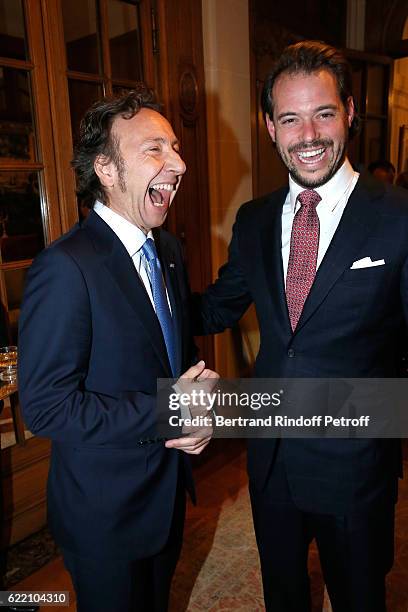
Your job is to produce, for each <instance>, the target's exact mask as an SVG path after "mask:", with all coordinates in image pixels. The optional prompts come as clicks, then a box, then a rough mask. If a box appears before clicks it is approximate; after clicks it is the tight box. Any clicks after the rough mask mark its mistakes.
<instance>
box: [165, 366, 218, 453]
mask: <svg viewBox="0 0 408 612" xmlns="http://www.w3.org/2000/svg"><path fill="white" fill-rule="evenodd" d="M218 379H219V375H218V374H217V372H214V371H213V370H209V369H208V368H206V367H205V362H204V361H199V362H198V363H197V364H196V365H194V366H192V367H191V368H189V369H188V370H187V371H186V372H184V374H182V376H180V378H179V379H178V381H177V383H176V385H175V388H176V389H177V391H178V392H179V393H188V394H190V393H191V392H192V391H193V390H195V391H198V392H199V391H204V392H205V393H211V391H212V390H213V389H214V387H215V385H216V384H217V381H218ZM189 411H190V416H191V418H194V417H197V416H203V417H204V416H208V417H210V413H209V412H208V410H207V408H206V407H205V406H192V405H191V406H190V407H189ZM184 431H186V432H188V435H187V436H185V437H183V438H178V439H175V440H167V442H166V447H167V448H176V449H178V450H182V451H184V452H185V453H188V454H191V455H199V454H200V453H201V452H202V451H203V450H204V448H205V447H206V446H207V444H208V443H209V441H210V440H211V436H212V433H213V430H212V427H211V426H208V427H197V428H192V427H186V428H184V427H183V433H184Z"/></svg>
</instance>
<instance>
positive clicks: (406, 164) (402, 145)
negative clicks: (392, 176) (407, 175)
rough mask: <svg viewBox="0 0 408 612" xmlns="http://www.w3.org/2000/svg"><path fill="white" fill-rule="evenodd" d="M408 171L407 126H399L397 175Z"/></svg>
mask: <svg viewBox="0 0 408 612" xmlns="http://www.w3.org/2000/svg"><path fill="white" fill-rule="evenodd" d="M406 171H408V125H401V127H400V133H399V149H398V174H400V172H406Z"/></svg>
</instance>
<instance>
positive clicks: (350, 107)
mask: <svg viewBox="0 0 408 612" xmlns="http://www.w3.org/2000/svg"><path fill="white" fill-rule="evenodd" d="M346 112H347V122H348V126H349V127H351V124H352V123H353V119H354V115H355V109H354V99H353V96H349V97H348V98H347V103H346Z"/></svg>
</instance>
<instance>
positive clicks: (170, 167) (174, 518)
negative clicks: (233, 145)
mask: <svg viewBox="0 0 408 612" xmlns="http://www.w3.org/2000/svg"><path fill="white" fill-rule="evenodd" d="M73 165H74V168H75V170H76V173H77V179H78V188H79V193H80V195H81V196H87V197H88V198H89V197H90V196H91V197H92V198H93V202H94V205H93V209H92V210H91V211H90V213H89V215H88V217H87V219H86V220H85V221H84V222H83V223H82V224H81V225H77V226H75V227H74V228H73V229H72V230H71V231H70V232H69V233H68V234H66V235H64V236H63V237H62V238H60V239H59V240H57V241H56V242H54V243H53V244H52V245H50V246H49V247H48V248H47V249H45V250H44V251H43V252H42V253H41V254H40V255H39V256H38V257H37V259H36V260H35V262H34V263H33V265H32V266H31V268H30V271H29V274H28V281H27V286H26V291H25V297H24V304H23V307H22V311H21V318H20V339H19V368H20V369H19V387H20V397H21V404H22V408H23V412H24V416H25V420H26V423H27V425H28V426H29V428H30V429H31V431H32V432H33V433H35V434H37V435H40V436H46V437H49V438H51V440H52V452H51V464H50V473H49V480H48V509H49V522H50V526H51V529H52V532H53V534H54V536H55V538H56V541H57V542H58V544H59V546H60V547H61V549H62V551H63V556H64V561H65V564H66V567H67V568H68V570H69V572H70V573H71V576H72V580H73V584H74V587H75V590H76V596H77V605H78V608H77V609H78V611H80V612H93V611H95V612H96V611H98V612H121V611H124V612H136V611H138V612H139V611H145V612H152V611H155V612H164V611H165V610H167V602H168V595H169V589H170V582H171V578H172V575H173V572H174V569H175V566H176V563H177V559H178V556H179V552H180V548H181V539H182V531H183V523H184V511H185V489H186V488H187V489H189V490H190V492H191V493H193V483H192V478H191V470H190V466H189V463H188V461H187V457H186V455H185V453H193V454H197V453H200V452H201V451H202V449H203V448H204V447H205V446H206V445H207V443H208V441H209V437H208V436H207V437H204V436H203V437H194V436H190V437H183V438H180V439H178V440H168V441H165V440H163V439H161V438H159V437H157V433H156V381H157V379H158V378H168V377H176V378H178V377H179V376H180V375H181V373H182V372H184V375H183V376H182V378H183V379H196V378H197V377H199V378H200V380H202V379H207V383H208V384H209V386H210V387H211V385H212V383H211V381H210V380H209V379H210V378H215V377H216V375H215V373H214V372H212V371H210V370H208V369H205V364H204V362H202V361H201V362H199V363H197V364H196V365H193V366H192V363H194V361H193V360H194V345H193V342H192V336H191V327H190V322H189V317H188V299H189V289H188V285H187V281H186V275H185V269H184V266H183V261H182V255H181V248H180V245H179V243H178V241H177V240H176V239H175V238H174V237H173V236H171V235H170V234H168V233H167V232H166V231H164V230H161V229H160V226H161V225H162V224H163V222H164V221H165V219H166V216H167V213H168V210H169V208H170V205H171V203H172V200H173V198H174V196H175V194H176V191H177V189H178V187H179V185H180V181H181V178H182V176H183V174H184V172H185V169H186V167H185V164H184V162H183V160H182V159H181V157H180V153H179V143H178V141H177V139H176V137H175V135H174V132H173V130H172V128H171V126H170V124H169V123H168V121H167V120H166V119H165V118H164V117H163V116H162V115H161V114H160V113H159V112H158V106H157V104H156V103H155V101H154V98H153V95H152V92H151V91H149V90H148V89H147V88H145V87H144V86H140V87H139V89H138V90H135V91H132V92H130V93H128V94H126V95H125V96H122V97H116V98H111V99H104V100H102V101H100V102H98V103H96V104H95V105H94V106H93V107H92V108H91V109H90V110H89V111H88V112H87V114H86V115H85V117H84V120H83V122H82V124H81V138H80V142H79V145H78V147H77V150H76V155H75V159H74V162H73ZM148 245H149V246H148ZM190 366H191V367H190ZM188 368H189V369H188ZM179 384H181V385H182V387H183V388H186V389H188V388H189V384H192V383H191V382H188V381H187V380H181V379H179ZM181 451H182V452H181Z"/></svg>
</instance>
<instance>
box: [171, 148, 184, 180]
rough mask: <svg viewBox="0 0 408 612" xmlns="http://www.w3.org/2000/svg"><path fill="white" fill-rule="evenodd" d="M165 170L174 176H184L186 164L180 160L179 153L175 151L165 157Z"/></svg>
mask: <svg viewBox="0 0 408 612" xmlns="http://www.w3.org/2000/svg"><path fill="white" fill-rule="evenodd" d="M167 169H168V170H170V171H171V172H174V174H178V175H179V174H184V173H185V171H186V164H185V163H184V161H183V160H182V159H181V155H180V153H178V152H177V151H174V150H172V151H170V152H169V154H168V157H167Z"/></svg>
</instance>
